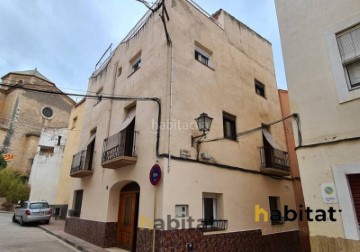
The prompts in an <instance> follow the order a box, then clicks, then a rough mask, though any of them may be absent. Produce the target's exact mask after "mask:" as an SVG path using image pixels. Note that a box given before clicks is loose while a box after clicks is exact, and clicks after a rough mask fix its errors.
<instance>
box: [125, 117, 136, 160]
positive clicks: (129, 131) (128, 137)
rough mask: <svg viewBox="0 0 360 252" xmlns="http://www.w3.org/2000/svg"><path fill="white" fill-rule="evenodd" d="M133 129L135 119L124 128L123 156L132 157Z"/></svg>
mask: <svg viewBox="0 0 360 252" xmlns="http://www.w3.org/2000/svg"><path fill="white" fill-rule="evenodd" d="M134 131H135V119H133V120H132V122H131V123H130V124H129V126H128V127H127V128H126V133H125V139H124V140H125V144H124V148H125V149H124V156H128V157H132V156H133V149H134Z"/></svg>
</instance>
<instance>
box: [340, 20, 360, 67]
mask: <svg viewBox="0 0 360 252" xmlns="http://www.w3.org/2000/svg"><path fill="white" fill-rule="evenodd" d="M337 42H338V46H339V51H340V55H341V59H342V61H343V62H346V61H349V60H352V59H355V58H357V57H360V25H357V26H355V27H354V28H352V29H350V30H348V31H346V32H345V33H342V34H339V35H338V36H337Z"/></svg>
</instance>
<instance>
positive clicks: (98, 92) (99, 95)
mask: <svg viewBox="0 0 360 252" xmlns="http://www.w3.org/2000/svg"><path fill="white" fill-rule="evenodd" d="M102 91H103V87H101V88H99V89H98V91H96V96H97V100H96V103H95V105H97V104H98V103H99V102H101V100H102V94H101V93H102ZM95 105H94V106H95Z"/></svg>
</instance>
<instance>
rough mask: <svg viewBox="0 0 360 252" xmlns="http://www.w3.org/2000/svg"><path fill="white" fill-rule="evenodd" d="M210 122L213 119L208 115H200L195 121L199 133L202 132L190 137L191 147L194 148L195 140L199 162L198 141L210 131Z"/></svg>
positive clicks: (199, 142)
mask: <svg viewBox="0 0 360 252" xmlns="http://www.w3.org/2000/svg"><path fill="white" fill-rule="evenodd" d="M212 120H213V118H211V117H210V116H208V114H206V113H201V115H200V116H199V117H198V118H196V119H195V121H196V124H197V126H198V129H199V131H200V132H202V134H201V135H199V136H191V146H194V145H195V142H196V140H197V142H196V151H197V155H196V158H197V160H199V150H200V144H201V141H200V140H201V139H202V138H204V137H206V134H207V133H208V132H209V131H210V128H211V123H212Z"/></svg>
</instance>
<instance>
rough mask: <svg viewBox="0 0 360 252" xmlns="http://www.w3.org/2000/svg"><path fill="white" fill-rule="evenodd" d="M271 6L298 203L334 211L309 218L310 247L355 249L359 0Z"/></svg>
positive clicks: (359, 177)
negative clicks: (294, 119) (290, 120)
mask: <svg viewBox="0 0 360 252" xmlns="http://www.w3.org/2000/svg"><path fill="white" fill-rule="evenodd" d="M276 8H277V14H278V20H279V26H280V34H281V40H282V47H283V54H284V62H285V70H286V75H287V81H288V87H289V95H290V105H291V110H292V113H297V114H298V115H299V119H300V128H298V127H297V126H295V129H294V130H295V132H297V131H298V130H299V132H300V133H301V134H300V135H298V134H295V135H296V136H299V137H297V139H296V145H297V157H298V160H299V167H300V175H301V181H302V186H303V191H304V198H305V204H306V206H307V207H311V208H312V209H324V210H328V209H329V208H330V207H333V208H334V209H335V210H336V214H335V219H336V221H331V220H330V219H327V220H326V221H311V222H310V221H309V227H310V240H311V247H312V250H313V251H324V250H327V251H359V250H360V244H359V238H360V232H359V221H360V198H359V196H358V195H359V194H358V193H359V188H360V187H359V185H360V157H359V150H360V142H359V136H360V118H359V117H358V116H357V115H358V111H359V108H360V100H359V98H360V89H359V86H360V77H359V76H360V67H359V66H360V47H359V45H360V2H359V1H358V0H345V1H324V0H320V1H300V2H299V1H289V0H277V1H276ZM339 210H341V212H340V213H339Z"/></svg>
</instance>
